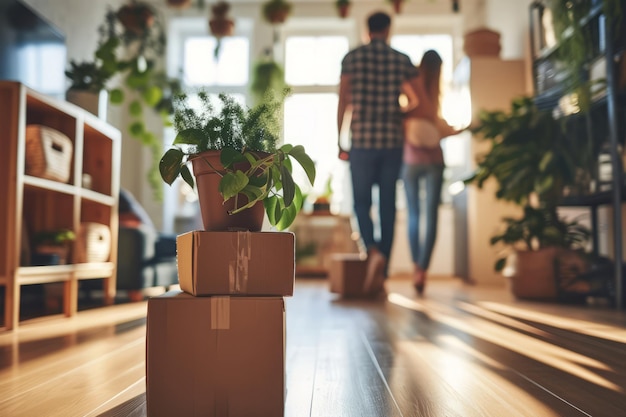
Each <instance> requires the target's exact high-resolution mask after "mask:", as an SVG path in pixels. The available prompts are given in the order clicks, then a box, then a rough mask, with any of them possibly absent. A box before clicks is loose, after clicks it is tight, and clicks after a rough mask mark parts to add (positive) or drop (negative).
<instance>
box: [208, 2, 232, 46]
mask: <svg viewBox="0 0 626 417" xmlns="http://www.w3.org/2000/svg"><path fill="white" fill-rule="evenodd" d="M229 11H230V4H229V3H227V2H225V1H220V2H218V3H217V4H215V5H214V6H213V7H211V12H212V15H211V19H209V28H210V29H211V33H212V34H213V36H215V37H216V38H218V39H219V38H223V37H224V36H232V34H233V32H234V30H235V22H233V20H232V19H230V18H229V17H228V16H227V15H228V12H229Z"/></svg>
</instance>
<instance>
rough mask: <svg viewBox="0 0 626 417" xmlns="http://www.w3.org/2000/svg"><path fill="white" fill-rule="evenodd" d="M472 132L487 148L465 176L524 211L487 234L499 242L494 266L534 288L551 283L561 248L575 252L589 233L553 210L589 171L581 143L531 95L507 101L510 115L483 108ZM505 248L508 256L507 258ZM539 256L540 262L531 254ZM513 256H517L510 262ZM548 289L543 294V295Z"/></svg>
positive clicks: (470, 181)
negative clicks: (490, 182) (491, 182)
mask: <svg viewBox="0 0 626 417" xmlns="http://www.w3.org/2000/svg"><path fill="white" fill-rule="evenodd" d="M471 130H472V132H473V133H474V134H479V136H478V137H479V138H481V139H482V140H488V141H489V142H490V147H489V150H488V151H487V152H485V153H483V154H481V155H479V156H478V158H477V159H478V161H477V162H478V165H477V168H476V170H475V172H474V174H473V175H472V176H471V177H470V178H469V179H467V180H466V181H465V182H466V183H467V184H475V185H477V186H478V187H479V188H482V187H483V185H484V184H485V182H486V181H487V180H489V179H493V180H495V182H496V184H497V185H496V187H497V189H496V198H498V199H502V200H506V201H510V202H513V203H515V204H517V205H519V206H520V207H521V208H522V209H523V214H522V217H521V218H517V219H516V218H505V219H503V221H504V223H505V226H506V227H505V229H504V231H503V232H501V233H498V234H496V235H495V236H493V237H492V238H491V244H492V245H500V244H504V245H505V253H504V255H503V256H502V257H500V258H499V259H498V260H497V261H496V264H495V266H494V267H495V269H496V270H497V271H503V272H505V276H508V277H512V278H513V280H516V281H518V282H524V283H525V284H527V285H531V286H534V288H543V289H546V288H552V289H554V285H555V282H556V278H555V276H554V268H553V265H554V261H555V257H556V256H557V255H558V254H559V253H560V252H561V251H562V250H580V248H582V247H583V246H584V244H585V243H586V241H587V239H588V238H589V235H590V233H589V231H588V230H587V229H586V228H585V227H582V226H581V225H580V224H578V223H577V222H576V221H566V220H565V219H563V218H562V217H561V216H560V215H559V212H558V207H559V204H560V203H561V202H562V200H563V197H564V194H565V193H566V192H567V191H568V190H570V192H573V191H572V190H575V189H576V187H577V182H578V181H579V180H580V178H581V174H580V173H581V172H585V171H586V172H588V171H590V170H588V169H585V166H586V164H588V161H589V156H587V152H586V151H587V148H586V146H584V145H580V144H576V143H574V142H573V139H572V138H571V137H569V138H568V137H567V135H566V134H565V130H564V124H563V123H562V121H560V120H557V119H555V118H554V117H553V115H552V113H551V112H548V111H541V110H539V109H537V107H536V106H535V105H534V103H533V101H532V99H531V98H529V97H522V98H519V99H515V100H513V102H512V105H511V111H510V113H506V112H503V111H491V112H489V111H482V112H481V113H480V114H479V121H478V123H477V124H476V125H475V126H474V127H473V128H472V129H471ZM511 252H512V253H514V254H515V255H514V256H513V258H511V257H509V256H508V255H509V254H510V253H511ZM537 256H542V257H543V259H544V260H542V261H537V260H535V257H537ZM531 257H532V260H530V259H531ZM507 259H508V263H507ZM513 259H517V262H516V263H515V262H513V263H511V262H510V261H511V260H513ZM532 265H534V266H535V267H533V266H532ZM538 265H542V266H543V267H542V268H540V269H541V270H542V271H544V273H543V274H539V273H538V272H537V269H536V267H537V266H538ZM546 265H548V267H546ZM524 271H530V273H529V274H528V275H526V274H524ZM514 289H515V288H514ZM553 293H554V291H552V292H549V293H545V294H544V295H545V296H546V298H549V297H551V296H553V295H554V294H553ZM523 294H524V296H528V294H529V293H528V292H525V293H523ZM533 294H535V295H536V293H533ZM516 295H519V294H516Z"/></svg>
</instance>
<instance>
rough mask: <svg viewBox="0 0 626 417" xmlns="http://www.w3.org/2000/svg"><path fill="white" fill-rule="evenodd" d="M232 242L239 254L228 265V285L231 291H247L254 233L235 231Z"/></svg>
mask: <svg viewBox="0 0 626 417" xmlns="http://www.w3.org/2000/svg"><path fill="white" fill-rule="evenodd" d="M231 244H232V245H233V247H234V250H235V253H236V254H237V255H236V256H235V259H233V260H231V261H230V264H229V265H228V285H229V287H230V292H231V293H234V294H238V293H245V292H246V290H247V289H248V262H249V261H250V257H251V255H252V254H251V252H252V250H251V248H252V233H251V232H249V231H245V232H235V233H234V234H233V237H232V239H231Z"/></svg>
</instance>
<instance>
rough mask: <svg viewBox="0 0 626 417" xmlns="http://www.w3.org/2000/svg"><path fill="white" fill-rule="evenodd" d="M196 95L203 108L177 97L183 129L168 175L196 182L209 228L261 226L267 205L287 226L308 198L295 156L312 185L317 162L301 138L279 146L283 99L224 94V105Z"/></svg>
mask: <svg viewBox="0 0 626 417" xmlns="http://www.w3.org/2000/svg"><path fill="white" fill-rule="evenodd" d="M198 98H199V100H200V103H201V106H200V107H199V108H197V109H196V108H191V107H190V106H189V105H188V103H187V96H186V95H181V96H180V97H179V98H178V99H177V100H176V107H175V113H174V128H175V129H176V132H177V136H176V138H175V140H174V142H173V147H172V148H170V149H169V150H168V151H166V152H165V154H164V155H163V158H162V159H161V162H160V166H159V169H160V172H161V177H162V179H163V181H165V182H166V183H167V184H170V185H171V184H172V183H173V182H174V180H176V179H177V178H178V177H179V176H180V177H182V179H183V180H184V181H185V182H186V183H187V184H189V185H190V186H191V187H192V188H193V187H194V185H195V184H197V191H198V196H199V202H200V211H201V213H202V221H203V223H204V228H205V230H232V229H247V230H251V231H259V230H261V228H262V225H263V218H264V212H265V213H267V217H268V220H269V223H270V224H271V225H272V226H274V227H276V228H277V229H278V230H284V229H285V228H287V227H289V225H291V223H292V222H293V220H294V219H295V217H296V215H297V214H298V212H299V211H300V209H301V208H302V203H303V197H302V191H301V189H300V186H299V185H298V184H297V183H296V182H295V181H294V179H293V176H292V166H293V162H294V161H295V162H297V163H298V164H299V165H300V166H301V167H302V168H303V170H304V173H305V174H306V177H307V179H308V181H309V182H310V183H311V184H313V183H314V181H315V164H314V163H313V161H312V160H311V158H310V157H309V155H307V153H306V152H305V150H304V147H302V146H301V145H298V146H292V145H290V144H283V145H282V146H280V147H277V142H278V139H279V135H278V132H279V131H280V128H279V123H278V115H279V113H280V109H281V106H282V102H281V101H279V100H277V99H276V98H275V97H267V98H266V99H265V100H263V101H262V102H261V103H260V104H258V105H256V106H255V107H252V108H245V107H244V106H242V105H241V104H239V103H237V102H236V101H235V100H234V99H233V98H232V97H230V96H228V95H226V94H219V101H220V104H221V109H220V110H219V111H218V110H216V108H215V106H214V105H213V104H212V103H211V97H210V96H209V95H208V93H206V92H205V91H200V92H199V93H198ZM189 162H190V163H191V164H192V166H193V173H194V175H192V173H191V171H190V170H189V167H188V163H189ZM194 176H195V182H194Z"/></svg>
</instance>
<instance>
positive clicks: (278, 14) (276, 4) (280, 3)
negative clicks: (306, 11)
mask: <svg viewBox="0 0 626 417" xmlns="http://www.w3.org/2000/svg"><path fill="white" fill-rule="evenodd" d="M292 8H293V4H292V3H290V2H288V1H285V0H269V1H267V2H265V3H263V9H262V11H263V17H264V18H265V20H267V21H268V22H269V23H271V24H273V25H274V24H278V23H284V22H285V20H287V17H289V15H290V14H291V9H292Z"/></svg>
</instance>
